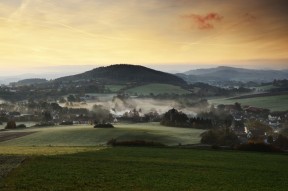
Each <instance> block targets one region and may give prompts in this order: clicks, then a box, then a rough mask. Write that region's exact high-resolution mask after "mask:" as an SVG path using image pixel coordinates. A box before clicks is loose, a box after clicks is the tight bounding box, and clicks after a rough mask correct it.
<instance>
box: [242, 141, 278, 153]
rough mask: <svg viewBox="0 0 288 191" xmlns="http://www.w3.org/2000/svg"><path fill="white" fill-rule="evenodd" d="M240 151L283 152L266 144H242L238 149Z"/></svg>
mask: <svg viewBox="0 0 288 191" xmlns="http://www.w3.org/2000/svg"><path fill="white" fill-rule="evenodd" d="M237 149H238V150H241V151H259V152H282V150H281V149H279V148H277V147H275V146H273V145H268V144H265V143H256V144H253V143H248V144H242V145H239V146H238V147H237Z"/></svg>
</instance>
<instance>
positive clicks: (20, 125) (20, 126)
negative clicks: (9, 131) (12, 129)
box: [16, 124, 26, 129]
mask: <svg viewBox="0 0 288 191" xmlns="http://www.w3.org/2000/svg"><path fill="white" fill-rule="evenodd" d="M16 128H19V129H20V128H26V125H25V124H19V125H17V127H16Z"/></svg>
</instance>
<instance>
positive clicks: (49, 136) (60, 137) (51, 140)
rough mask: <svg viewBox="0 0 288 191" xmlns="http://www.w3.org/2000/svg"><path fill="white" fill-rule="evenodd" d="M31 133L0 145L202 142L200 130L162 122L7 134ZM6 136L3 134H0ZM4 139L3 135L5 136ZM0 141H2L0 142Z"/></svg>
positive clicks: (176, 143) (74, 127)
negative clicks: (131, 141) (163, 124)
mask: <svg viewBox="0 0 288 191" xmlns="http://www.w3.org/2000/svg"><path fill="white" fill-rule="evenodd" d="M13 132H18V133H24V132H25V133H29V132H33V133H32V134H29V135H27V136H22V137H19V138H15V139H11V140H7V141H3V142H0V148H1V146H97V145H105V144H106V143H107V142H108V141H109V140H111V139H116V140H117V141H129V140H146V141H154V142H160V143H163V144H166V145H169V146H170V145H178V144H179V143H181V144H195V143H199V141H200V134H201V133H202V132H204V131H203V130H198V129H188V128H173V127H164V126H160V125H159V123H138V124H121V123H120V124H116V125H115V128H111V129H101V128H98V129H96V128H93V126H92V125H75V126H57V127H49V128H27V129H25V130H15V131H8V133H10V134H11V133H13ZM3 133H6V132H5V131H4V132H0V134H3ZM2 137H4V136H2ZM0 141H1V140H0Z"/></svg>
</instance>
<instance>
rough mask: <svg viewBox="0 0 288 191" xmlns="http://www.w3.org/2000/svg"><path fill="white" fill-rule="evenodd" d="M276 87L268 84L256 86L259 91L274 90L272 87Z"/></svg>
mask: <svg viewBox="0 0 288 191" xmlns="http://www.w3.org/2000/svg"><path fill="white" fill-rule="evenodd" d="M275 88H277V87H276V86H274V85H266V86H258V87H255V89H256V90H258V91H268V90H272V89H275Z"/></svg>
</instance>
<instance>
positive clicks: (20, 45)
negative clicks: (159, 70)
mask: <svg viewBox="0 0 288 191" xmlns="http://www.w3.org/2000/svg"><path fill="white" fill-rule="evenodd" d="M287 10H288V1H287V0H253V1H251V0H1V1H0V63H1V71H4V72H5V71H7V72H11V71H14V72H16V73H17V72H18V73H20V71H23V72H24V71H25V72H26V71H28V70H30V69H31V70H32V69H33V68H34V69H35V68H45V67H55V66H60V65H61V66H65V65H88V66H89V65H91V66H103V65H110V64H116V63H129V64H144V65H146V66H149V65H155V64H156V65H161V64H163V67H167V66H169V65H167V64H174V65H175V64H186V65H187V64H191V66H193V65H195V64H196V65H200V66H201V65H203V66H204V65H215V66H216V65H231V66H234V65H235V66H241V65H243V66H250V67H254V68H257V67H264V68H267V67H268V68H269V67H270V68H272V67H274V68H276V69H281V68H288V11H287ZM271 64H272V65H271Z"/></svg>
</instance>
